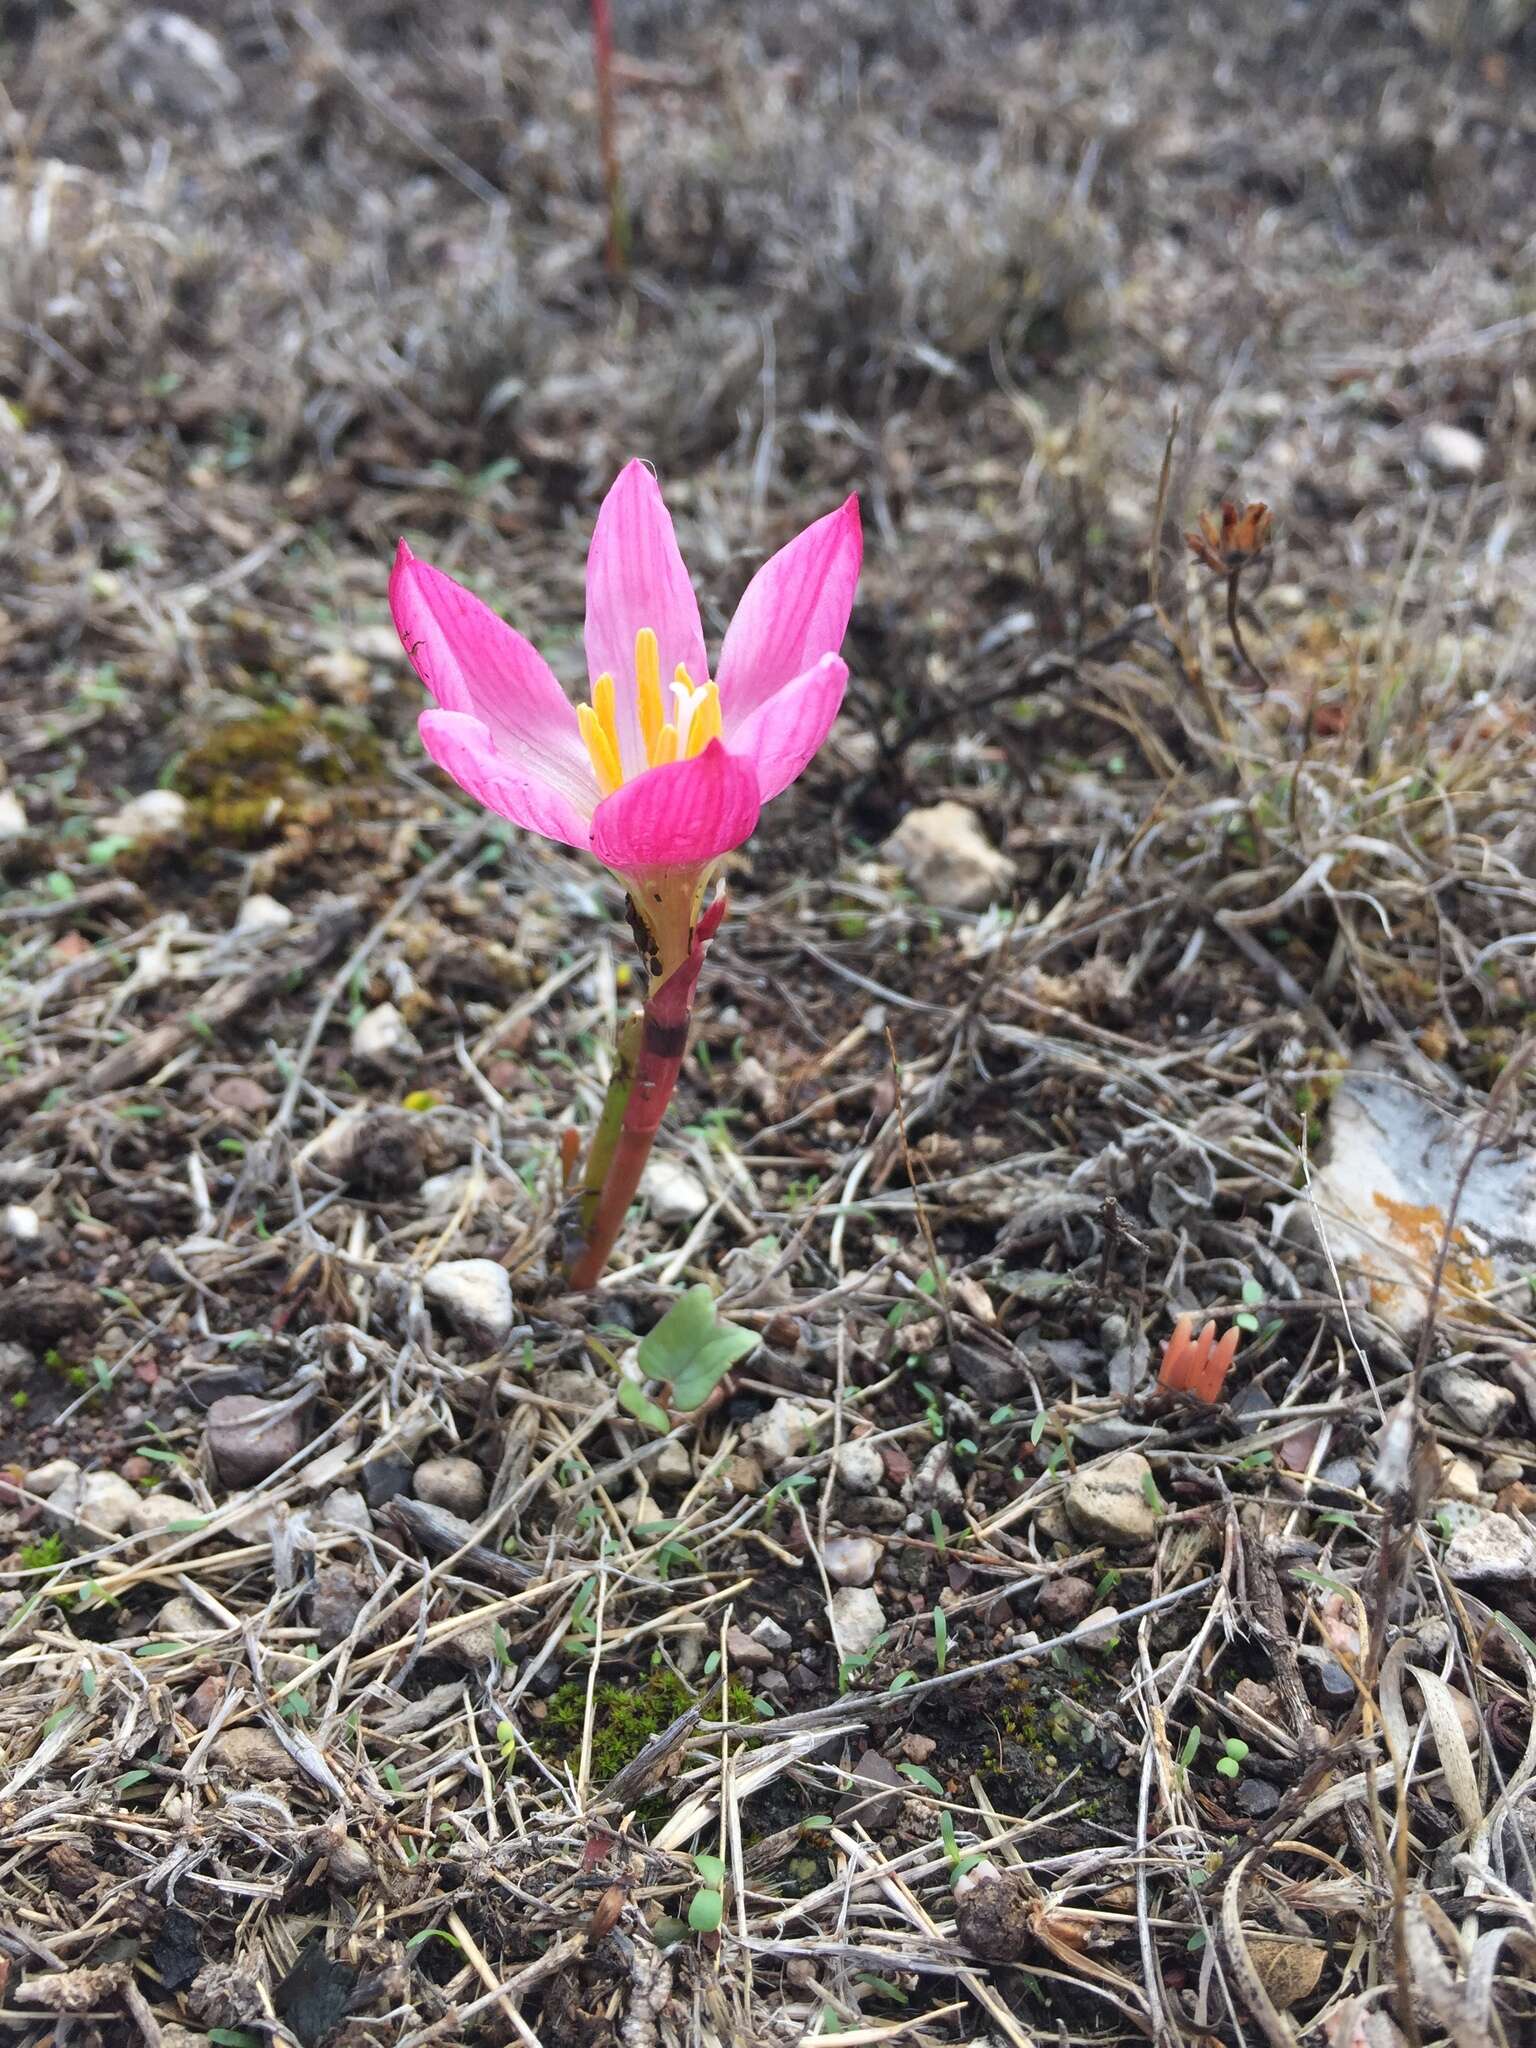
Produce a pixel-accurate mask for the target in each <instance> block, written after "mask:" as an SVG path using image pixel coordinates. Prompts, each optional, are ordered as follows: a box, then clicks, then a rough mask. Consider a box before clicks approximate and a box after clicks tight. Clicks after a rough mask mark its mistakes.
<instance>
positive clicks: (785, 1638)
mask: <svg viewBox="0 0 1536 2048" xmlns="http://www.w3.org/2000/svg"><path fill="white" fill-rule="evenodd" d="M747 1633H748V1635H751V1636H755V1637H756V1638H757V1640H758V1641H759V1642H760V1643H764V1644H766V1645H767V1647H768V1648H769V1649H770V1650H773V1651H776V1652H778V1653H779V1654H781V1655H782V1653H783V1652H784V1651H785V1650H791V1649H793V1648H794V1644H795V1639H794V1637H793V1636H792V1635H791V1634H790V1632H789V1630H788V1629H787V1628H781V1627H780V1626H779V1624H778V1623H777V1622H776V1621H775V1620H774V1618H773V1616H772V1615H771V1614H765V1615H763V1616H762V1617H761V1619H760V1620H758V1621H754V1622H753V1624H752V1626H751V1628H750V1629H748V1631H747Z"/></svg>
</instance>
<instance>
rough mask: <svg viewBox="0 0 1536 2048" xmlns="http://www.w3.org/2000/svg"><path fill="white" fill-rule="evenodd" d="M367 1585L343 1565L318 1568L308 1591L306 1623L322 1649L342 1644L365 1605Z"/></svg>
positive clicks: (355, 1573) (354, 1625)
mask: <svg viewBox="0 0 1536 2048" xmlns="http://www.w3.org/2000/svg"><path fill="white" fill-rule="evenodd" d="M368 1592H369V1588H368V1583H367V1581H366V1580H365V1579H364V1578H363V1577H362V1575H361V1573H359V1572H355V1571H353V1570H351V1569H350V1568H349V1567H348V1566H347V1565H344V1564H326V1565H322V1566H321V1567H320V1569H319V1571H317V1572H316V1573H315V1578H314V1583H313V1585H312V1586H311V1587H310V1589H309V1620H310V1626H311V1627H312V1628H313V1629H314V1631H315V1637H316V1640H317V1641H318V1643H319V1645H320V1648H321V1649H322V1650H333V1649H335V1647H336V1645H337V1644H338V1643H344V1642H345V1641H346V1640H347V1638H348V1637H349V1636H350V1635H351V1634H352V1633H353V1631H354V1630H355V1629H356V1627H357V1618H358V1616H359V1615H360V1614H361V1613H362V1611H363V1608H364V1607H365V1606H366V1605H367V1602H368Z"/></svg>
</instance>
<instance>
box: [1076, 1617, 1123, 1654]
mask: <svg viewBox="0 0 1536 2048" xmlns="http://www.w3.org/2000/svg"><path fill="white" fill-rule="evenodd" d="M1119 1632H1120V1612H1119V1609H1118V1608H1115V1607H1098V1608H1095V1609H1094V1611H1093V1613H1092V1614H1090V1615H1089V1616H1088V1618H1087V1620H1086V1621H1085V1622H1084V1623H1083V1633H1082V1634H1081V1635H1080V1636H1079V1637H1078V1639H1077V1641H1078V1645H1079V1647H1080V1648H1082V1649H1084V1650H1112V1649H1113V1648H1114V1647H1115V1642H1116V1639H1117V1637H1118V1635H1119Z"/></svg>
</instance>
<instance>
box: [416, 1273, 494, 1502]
mask: <svg viewBox="0 0 1536 2048" xmlns="http://www.w3.org/2000/svg"><path fill="white" fill-rule="evenodd" d="M498 1270H499V1269H498ZM411 1490H412V1492H413V1493H414V1494H415V1495H416V1498H417V1499H418V1500H424V1501H426V1502H428V1504H429V1505H430V1506H432V1507H434V1508H446V1509H447V1510H448V1512H449V1514H451V1515H459V1516H461V1517H462V1519H463V1520H464V1521H466V1522H472V1521H473V1520H474V1518H475V1516H476V1515H478V1514H479V1513H480V1511H481V1509H482V1508H483V1507H484V1506H485V1492H486V1487H485V1474H484V1473H483V1472H482V1471H481V1470H480V1467H479V1466H478V1465H477V1464H476V1463H475V1461H474V1459H473V1458H460V1457H455V1456H448V1455H445V1456H442V1457H437V1458H425V1459H423V1460H422V1462H421V1464H419V1465H418V1466H417V1467H416V1478H415V1484H414V1486H413V1487H412V1489H411Z"/></svg>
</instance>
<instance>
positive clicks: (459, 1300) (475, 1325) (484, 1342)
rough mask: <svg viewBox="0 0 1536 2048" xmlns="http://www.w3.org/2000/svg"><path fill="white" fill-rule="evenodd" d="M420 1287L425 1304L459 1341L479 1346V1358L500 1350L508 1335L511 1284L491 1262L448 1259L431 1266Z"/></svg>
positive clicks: (511, 1316) (511, 1320)
mask: <svg viewBox="0 0 1536 2048" xmlns="http://www.w3.org/2000/svg"><path fill="white" fill-rule="evenodd" d="M421 1286H422V1292H423V1294H425V1296H426V1297H427V1299H428V1301H430V1302H432V1303H434V1304H435V1306H436V1307H438V1308H440V1309H441V1310H442V1312H443V1314H444V1315H445V1316H446V1317H447V1318H448V1320H449V1322H450V1323H451V1324H452V1325H453V1327H454V1329H455V1330H457V1331H458V1333H459V1335H460V1336H461V1337H463V1338H465V1339H467V1340H468V1341H469V1342H470V1343H471V1344H476V1345H479V1346H480V1347H481V1348H482V1355H483V1354H485V1353H489V1352H492V1351H498V1350H500V1348H501V1346H502V1345H503V1344H505V1343H506V1341H507V1339H508V1337H509V1336H510V1335H511V1334H512V1323H513V1307H512V1283H511V1281H510V1280H509V1279H508V1278H507V1273H506V1268H505V1267H504V1266H498V1265H497V1263H496V1261H495V1260H494V1259H449V1260H447V1261H446V1262H445V1263H444V1264H443V1265H441V1266H434V1267H433V1268H432V1270H431V1272H430V1273H428V1275H427V1277H426V1279H425V1280H424V1281H423V1282H422V1283H421Z"/></svg>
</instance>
